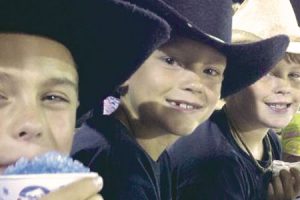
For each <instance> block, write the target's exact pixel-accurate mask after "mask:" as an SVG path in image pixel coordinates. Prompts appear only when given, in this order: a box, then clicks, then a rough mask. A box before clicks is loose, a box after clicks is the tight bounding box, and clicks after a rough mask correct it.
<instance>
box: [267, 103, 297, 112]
mask: <svg viewBox="0 0 300 200" xmlns="http://www.w3.org/2000/svg"><path fill="white" fill-rule="evenodd" d="M266 105H267V106H268V107H269V108H270V109H271V110H273V111H275V112H285V111H287V109H288V108H289V107H290V106H291V105H292V103H266Z"/></svg>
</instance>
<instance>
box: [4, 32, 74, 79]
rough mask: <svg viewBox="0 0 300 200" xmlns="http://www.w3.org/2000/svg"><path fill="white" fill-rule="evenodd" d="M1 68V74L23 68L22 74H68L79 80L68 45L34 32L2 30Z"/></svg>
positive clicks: (16, 72)
mask: <svg viewBox="0 0 300 200" xmlns="http://www.w3.org/2000/svg"><path fill="white" fill-rule="evenodd" d="M0 72H2V75H3V72H6V74H10V75H14V76H17V75H18V74H19V75H20V72H21V73H22V74H23V76H25V73H30V76H32V77H37V76H40V78H44V79H46V78H53V77H65V78H67V79H69V80H72V81H74V83H77V81H78V77H77V76H78V75H77V72H76V68H75V64H74V61H73V58H72V56H71V54H70V52H69V51H68V50H67V48H66V47H64V46H63V45H61V44H60V43H58V42H55V41H53V40H50V39H47V38H43V37H39V36H32V35H22V34H2V33H0ZM27 75H29V74H27ZM3 77H4V76H2V78H3ZM20 77H22V76H20Z"/></svg>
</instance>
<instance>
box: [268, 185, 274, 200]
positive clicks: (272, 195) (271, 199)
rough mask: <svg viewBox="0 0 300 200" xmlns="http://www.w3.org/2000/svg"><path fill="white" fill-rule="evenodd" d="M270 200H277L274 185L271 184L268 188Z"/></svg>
mask: <svg viewBox="0 0 300 200" xmlns="http://www.w3.org/2000/svg"><path fill="white" fill-rule="evenodd" d="M268 200H275V197H274V189H273V185H272V183H269V186H268Z"/></svg>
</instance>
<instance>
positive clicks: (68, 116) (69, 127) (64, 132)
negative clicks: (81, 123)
mask: <svg viewBox="0 0 300 200" xmlns="http://www.w3.org/2000/svg"><path fill="white" fill-rule="evenodd" d="M75 119H76V114H75V112H74V111H62V112H55V113H48V123H49V124H50V127H51V133H52V134H53V135H52V137H53V139H54V141H55V144H56V145H57V149H58V150H59V151H61V152H63V153H69V152H70V150H71V145H72V142H73V136H74V132H75V121H76V120H75Z"/></svg>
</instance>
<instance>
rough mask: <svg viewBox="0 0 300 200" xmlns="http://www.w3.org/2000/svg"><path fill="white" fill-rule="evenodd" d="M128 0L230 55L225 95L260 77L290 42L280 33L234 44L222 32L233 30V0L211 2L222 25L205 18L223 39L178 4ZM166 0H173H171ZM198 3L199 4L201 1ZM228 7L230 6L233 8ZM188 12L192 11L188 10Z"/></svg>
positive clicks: (223, 85)
mask: <svg viewBox="0 0 300 200" xmlns="http://www.w3.org/2000/svg"><path fill="white" fill-rule="evenodd" d="M127 1H129V2H131V3H135V4H137V5H138V6H141V7H143V8H147V9H149V10H151V11H152V12H154V13H156V14H158V15H159V16H161V17H162V18H164V19H165V20H166V21H167V22H168V23H169V24H170V25H171V27H172V31H175V34H180V35H182V36H185V37H188V38H191V39H193V40H195V41H198V42H202V43H204V44H206V45H209V46H211V47H214V48H215V49H217V50H218V51H220V52H221V53H223V54H224V55H225V56H226V57H227V66H226V70H225V73H224V80H223V84H222V91H221V97H226V96H228V95H231V94H233V93H235V92H237V91H239V90H241V89H242V88H244V87H247V86H249V85H251V84H252V83H254V82H255V81H257V80H258V79H260V78H261V77H262V76H263V75H264V74H266V73H267V72H268V71H269V70H271V68H272V67H273V66H274V64H275V63H277V62H278V61H279V60H280V59H281V58H282V57H283V56H284V54H285V51H286V48H287V46H288V43H289V39H288V37H287V36H285V35H278V36H274V37H272V38H269V39H266V40H259V41H255V42H251V43H250V42H247V43H241V44H232V43H231V34H230V35H229V34H228V35H226V34H223V33H222V32H224V33H225V32H230V33H231V20H228V19H231V18H232V16H231V15H232V11H231V5H232V2H231V1H215V2H214V1H212V2H209V3H210V4H211V5H210V6H211V8H212V9H213V8H214V7H216V5H215V4H216V3H218V6H219V8H220V9H218V10H217V11H216V12H215V13H216V14H217V15H219V16H218V19H221V20H223V21H218V23H219V24H218V25H216V24H209V22H203V23H206V27H208V28H207V29H208V30H211V32H213V30H214V29H218V30H216V32H217V33H218V34H219V35H222V38H223V40H222V39H220V38H217V37H215V36H213V35H212V34H209V33H208V32H204V31H203V30H201V29H200V28H199V27H197V26H196V25H194V24H193V22H192V21H191V20H189V19H188V18H187V17H185V16H183V15H182V14H181V13H179V12H178V11H177V10H176V8H173V7H171V6H170V5H168V4H167V3H166V2H164V1H162V0H155V1H153V0H143V1H142V0H127ZM166 1H169V2H171V0H166ZM180 2H181V3H179V7H180V8H178V9H186V10H188V9H190V7H188V8H185V3H184V1H180ZM202 3H203V7H205V6H207V4H206V3H208V2H206V3H205V2H202ZM219 4H221V5H219ZM197 5H199V2H198V1H197ZM186 7H187V6H186ZM226 8H228V9H230V11H229V10H228V9H226ZM204 10H205V9H204ZM199 12H200V14H199ZM199 12H197V15H203V16H201V17H199V18H198V19H199V20H203V19H202V18H205V17H207V15H209V14H210V15H211V13H210V12H207V13H208V14H207V15H205V13H201V11H199ZM186 13H188V11H186ZM229 15H230V16H229ZM221 16H223V17H221ZM225 19H226V20H225ZM204 21H205V20H204ZM201 23H202V22H201Z"/></svg>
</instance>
